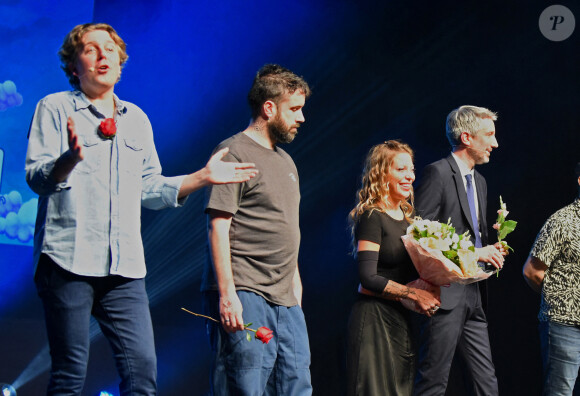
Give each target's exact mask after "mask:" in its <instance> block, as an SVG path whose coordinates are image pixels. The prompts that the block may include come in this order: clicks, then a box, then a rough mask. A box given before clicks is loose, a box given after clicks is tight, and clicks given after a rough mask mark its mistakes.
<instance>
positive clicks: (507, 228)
mask: <svg viewBox="0 0 580 396" xmlns="http://www.w3.org/2000/svg"><path fill="white" fill-rule="evenodd" d="M517 224H518V222H517V221H514V220H508V221H506V222H505V223H503V224H502V225H501V227H500V228H499V231H498V233H497V238H498V239H499V240H500V241H501V240H502V239H504V238H505V237H506V236H507V234H509V233H510V232H512V231H513V230H515V229H516V225H517Z"/></svg>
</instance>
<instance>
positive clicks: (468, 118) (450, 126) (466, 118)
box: [445, 105, 497, 147]
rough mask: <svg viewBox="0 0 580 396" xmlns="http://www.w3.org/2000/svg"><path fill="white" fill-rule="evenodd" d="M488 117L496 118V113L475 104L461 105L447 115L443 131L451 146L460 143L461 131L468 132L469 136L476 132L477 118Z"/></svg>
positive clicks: (474, 134)
mask: <svg viewBox="0 0 580 396" xmlns="http://www.w3.org/2000/svg"><path fill="white" fill-rule="evenodd" d="M484 118H490V119H491V120H492V121H495V120H497V113H494V112H493V111H491V110H489V109H486V108H485V107H477V106H469V105H465V106H461V107H458V108H457V109H455V110H452V111H451V113H449V115H448V116H447V121H446V123H445V132H446V134H447V139H448V140H449V143H450V144H451V146H453V147H455V146H459V145H461V132H468V133H469V134H470V135H471V136H476V135H477V133H478V127H479V120H480V119H484Z"/></svg>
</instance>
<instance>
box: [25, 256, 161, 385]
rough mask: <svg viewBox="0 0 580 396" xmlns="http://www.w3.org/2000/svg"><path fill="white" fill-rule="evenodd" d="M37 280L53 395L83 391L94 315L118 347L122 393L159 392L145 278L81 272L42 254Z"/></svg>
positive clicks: (115, 354)
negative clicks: (65, 267)
mask: <svg viewBox="0 0 580 396" xmlns="http://www.w3.org/2000/svg"><path fill="white" fill-rule="evenodd" d="M35 283H36V287H37V290H38V295H39V296H40V298H41V299H42V303H43V306H44V313H45V319H46V328H47V333H48V343H49V346H50V356H51V360H52V367H51V371H50V382H49V385H48V391H47V394H48V395H80V394H81V392H82V390H83V385H84V382H85V376H86V371H87V363H88V358H89V347H90V336H89V324H90V318H91V316H93V317H94V318H95V319H96V320H97V321H98V323H99V325H100V327H101V331H102V332H103V334H104V335H105V337H106V338H107V340H108V341H109V343H110V345H111V347H112V349H113V354H114V358H115V362H116V365H117V370H118V371H119V375H120V376H121V383H120V385H119V390H120V394H121V395H154V394H156V392H157V384H156V381H157V361H156V356H155V345H154V341H153V327H152V325H151V315H150V313H149V301H148V298H147V294H146V291H145V281H144V279H128V278H123V277H120V276H107V277H90V276H79V275H75V274H73V273H71V272H68V271H66V270H64V269H62V268H61V267H59V266H58V265H57V264H55V263H54V262H53V261H52V260H51V259H50V258H49V257H48V256H46V255H42V256H41V258H40V262H39V263H38V268H37V270H36V274H35Z"/></svg>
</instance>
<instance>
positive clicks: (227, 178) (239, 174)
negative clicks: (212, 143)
mask: <svg viewBox="0 0 580 396" xmlns="http://www.w3.org/2000/svg"><path fill="white" fill-rule="evenodd" d="M229 150H230V149H229V148H228V147H226V148H223V149H221V150H220V151H218V152H217V153H215V154H214V155H212V157H211V158H210V159H209V161H208V162H207V164H206V166H205V169H206V171H207V180H208V182H209V183H211V184H225V183H241V182H245V181H248V180H250V179H251V178H252V177H254V176H256V175H257V174H258V170H257V169H256V165H255V164H253V163H249V162H224V161H222V158H223V157H224V156H225V155H226V154H227V153H228V151H229Z"/></svg>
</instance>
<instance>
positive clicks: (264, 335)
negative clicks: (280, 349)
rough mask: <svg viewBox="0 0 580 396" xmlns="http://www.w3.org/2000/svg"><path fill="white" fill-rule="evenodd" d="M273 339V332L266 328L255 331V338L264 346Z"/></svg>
mask: <svg viewBox="0 0 580 396" xmlns="http://www.w3.org/2000/svg"><path fill="white" fill-rule="evenodd" d="M273 337H274V334H273V331H272V330H270V329H269V328H267V327H260V328H258V330H256V338H257V339H258V340H260V341H262V342H263V343H264V344H267V343H268V342H270V340H271V339H272V338H273Z"/></svg>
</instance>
